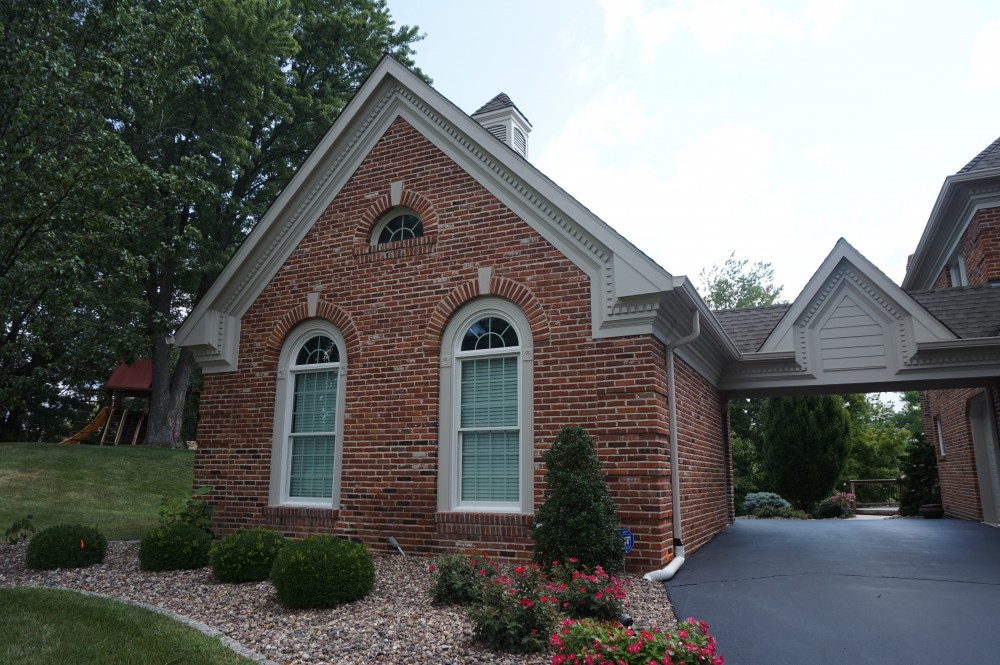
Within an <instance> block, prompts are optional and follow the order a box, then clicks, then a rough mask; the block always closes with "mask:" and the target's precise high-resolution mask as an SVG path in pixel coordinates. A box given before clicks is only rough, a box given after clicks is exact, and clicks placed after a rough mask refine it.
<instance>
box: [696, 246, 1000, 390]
mask: <svg viewBox="0 0 1000 665" xmlns="http://www.w3.org/2000/svg"><path fill="white" fill-rule="evenodd" d="M922 303H927V307H925V306H924V305H923V304H922ZM997 305H1000V289H988V288H978V289H965V290H959V291H958V292H954V291H953V292H951V293H950V294H949V293H940V292H927V293H917V294H912V295H911V294H908V293H906V292H905V291H903V289H901V288H900V287H899V286H896V284H894V283H893V282H892V280H890V279H889V278H888V277H887V276H886V275H885V274H884V273H883V272H882V271H881V270H879V269H878V268H877V267H875V266H874V265H873V264H872V263H871V262H870V261H868V259H866V258H865V257H864V256H862V255H861V254H860V253H859V252H858V251H857V250H856V249H854V247H852V246H851V245H850V244H849V243H848V242H847V241H846V240H844V239H843V238H841V239H840V240H839V241H838V242H837V244H836V245H835V246H834V248H833V250H832V251H831V252H830V254H829V255H828V256H827V258H826V259H825V260H824V261H823V264H822V265H821V266H820V268H819V269H818V270H817V271H816V273H815V274H814V275H813V277H812V278H811V279H810V280H809V283H808V284H807V285H806V287H805V288H804V289H803V290H802V292H801V293H800V294H799V295H798V297H796V299H795V301H794V302H792V303H791V304H787V305H774V306H771V307H759V308H753V309H745V310H726V311H721V312H717V313H716V315H717V317H718V318H719V320H720V321H721V322H722V324H723V326H724V327H725V329H726V331H727V332H728V333H729V335H730V337H731V338H732V339H733V341H734V342H735V343H736V344H737V346H738V347H739V349H740V351H741V356H740V359H739V360H737V361H736V362H733V363H731V364H730V365H729V366H728V367H727V368H726V371H725V373H724V375H723V377H722V379H721V381H720V382H719V387H720V388H721V389H722V390H724V391H726V392H728V393H730V394H732V395H744V396H754V395H760V396H764V395H781V394H786V395H787V394H809V393H810V392H812V393H822V392H855V391H857V390H861V391H865V392H868V391H872V390H900V389H904V388H906V387H910V386H916V385H920V386H923V387H927V386H929V385H957V383H961V382H975V381H981V380H982V377H984V376H993V375H995V372H996V371H997V368H998V367H1000V338H997V337H991V336H989V335H992V334H993V333H992V331H995V330H996V328H997V325H998V323H1000V314H997V312H1000V307H997ZM932 308H933V309H934V310H935V314H937V316H935V314H932V313H931V311H929V310H930V309H932ZM981 310H987V311H981ZM944 321H947V322H949V323H950V324H951V326H952V327H949V326H947V325H945V323H944ZM984 333H989V334H985V335H984Z"/></svg>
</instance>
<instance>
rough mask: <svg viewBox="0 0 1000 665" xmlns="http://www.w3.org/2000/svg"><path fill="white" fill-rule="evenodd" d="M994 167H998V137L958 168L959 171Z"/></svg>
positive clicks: (999, 148)
mask: <svg viewBox="0 0 1000 665" xmlns="http://www.w3.org/2000/svg"><path fill="white" fill-rule="evenodd" d="M984 162H985V163H984ZM996 167H1000V137H997V140H996V141H994V142H993V143H991V144H989V145H988V146H986V148H985V149H983V151H982V152H980V153H979V154H978V155H976V156H975V157H973V158H972V161H970V162H969V163H968V164H966V165H965V166H963V167H962V168H961V169H960V170H959V173H970V172H972V171H983V170H985V169H992V168H996Z"/></svg>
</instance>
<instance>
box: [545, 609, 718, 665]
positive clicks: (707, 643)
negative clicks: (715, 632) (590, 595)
mask: <svg viewBox="0 0 1000 665" xmlns="http://www.w3.org/2000/svg"><path fill="white" fill-rule="evenodd" d="M549 642H550V643H551V644H552V646H554V647H555V648H556V655H554V656H553V657H552V660H551V663H552V665H695V664H699V663H708V664H710V665H723V663H724V662H725V659H724V657H723V656H721V655H719V654H717V653H716V650H715V638H713V637H711V636H710V635H709V634H708V624H706V623H705V622H704V621H696V620H695V619H688V620H687V621H683V622H681V623H680V624H678V625H677V627H676V628H671V629H669V630H660V629H659V628H653V629H652V630H642V629H635V628H626V627H624V626H622V625H621V624H620V623H617V622H616V623H602V622H599V621H593V620H591V619H580V620H579V621H575V620H573V619H567V620H565V621H563V623H562V627H561V629H560V630H559V632H557V633H555V634H554V635H552V637H551V638H550V640H549Z"/></svg>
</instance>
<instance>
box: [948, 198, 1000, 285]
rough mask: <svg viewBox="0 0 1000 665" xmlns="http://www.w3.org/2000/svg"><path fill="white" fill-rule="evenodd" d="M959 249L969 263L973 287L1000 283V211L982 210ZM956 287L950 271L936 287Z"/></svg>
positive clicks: (967, 267) (967, 272)
mask: <svg viewBox="0 0 1000 665" xmlns="http://www.w3.org/2000/svg"><path fill="white" fill-rule="evenodd" d="M959 249H960V251H961V254H962V257H963V258H964V260H965V274H966V277H967V278H968V280H969V284H970V285H973V286H975V285H978V284H989V283H990V282H995V281H1000V208H989V209H987V210H980V211H979V212H978V213H976V216H975V217H973V218H972V222H970V223H969V227H968V228H967V229H966V230H965V233H963V234H962V240H961V241H960V243H959ZM951 286H954V285H953V284H952V283H951V274H950V272H949V271H948V269H947V268H945V269H944V270H942V271H941V274H940V275H939V276H938V278H937V281H936V282H935V283H934V288H936V289H943V288H949V287H951Z"/></svg>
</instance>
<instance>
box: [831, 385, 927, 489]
mask: <svg viewBox="0 0 1000 665" xmlns="http://www.w3.org/2000/svg"><path fill="white" fill-rule="evenodd" d="M843 397H844V399H845V401H846V402H847V410H848V413H849V414H850V416H851V436H850V451H851V452H850V455H849V456H848V458H847V463H846V464H845V465H844V471H843V472H842V473H841V480H842V481H847V480H851V479H865V478H868V479H871V478H898V477H899V474H900V464H901V463H902V458H903V455H904V453H905V452H906V447H907V444H908V443H909V442H910V439H911V438H912V436H913V435H912V434H911V432H910V431H909V430H907V429H901V428H899V427H898V426H897V423H896V419H897V415H898V414H897V413H896V412H895V411H893V409H892V407H891V406H890V405H889V404H886V403H884V402H882V401H881V400H880V399H879V397H878V396H877V395H876V394H868V395H864V394H852V395H844V396H843Z"/></svg>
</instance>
